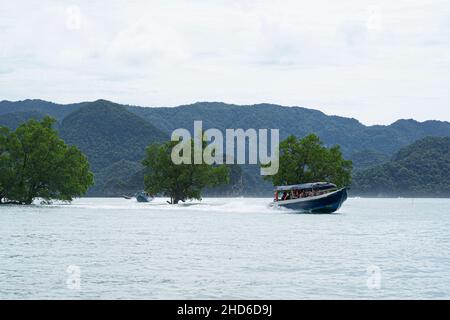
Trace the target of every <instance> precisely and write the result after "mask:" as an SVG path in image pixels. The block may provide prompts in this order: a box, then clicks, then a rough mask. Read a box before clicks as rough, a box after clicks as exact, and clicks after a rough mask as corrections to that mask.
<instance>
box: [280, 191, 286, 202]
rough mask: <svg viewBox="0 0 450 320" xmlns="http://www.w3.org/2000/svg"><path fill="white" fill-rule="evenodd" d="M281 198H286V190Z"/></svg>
mask: <svg viewBox="0 0 450 320" xmlns="http://www.w3.org/2000/svg"><path fill="white" fill-rule="evenodd" d="M281 200H286V191H284V192H283V195H282V196H281Z"/></svg>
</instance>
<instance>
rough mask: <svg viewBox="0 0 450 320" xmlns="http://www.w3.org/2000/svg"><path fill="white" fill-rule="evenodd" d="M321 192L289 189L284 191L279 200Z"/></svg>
mask: <svg viewBox="0 0 450 320" xmlns="http://www.w3.org/2000/svg"><path fill="white" fill-rule="evenodd" d="M321 194H323V192H321V191H319V190H312V189H311V190H291V191H287V192H286V191H284V192H283V195H282V196H281V199H280V200H291V199H299V198H307V197H315V196H319V195H321Z"/></svg>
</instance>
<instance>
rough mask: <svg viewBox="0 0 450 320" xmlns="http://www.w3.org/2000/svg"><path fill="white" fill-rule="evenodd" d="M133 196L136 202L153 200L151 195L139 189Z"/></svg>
mask: <svg viewBox="0 0 450 320" xmlns="http://www.w3.org/2000/svg"><path fill="white" fill-rule="evenodd" d="M134 196H135V198H136V200H137V202H150V201H152V200H153V197H152V196H151V195H149V194H148V193H147V192H145V191H140V192H138V193H136V194H135V195H134Z"/></svg>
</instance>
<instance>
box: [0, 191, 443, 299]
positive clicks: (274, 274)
mask: <svg viewBox="0 0 450 320" xmlns="http://www.w3.org/2000/svg"><path fill="white" fill-rule="evenodd" d="M270 201H271V199H249V198H246V199H243V198H232V199H230V198H228V199H219V198H207V199H204V200H203V201H202V202H201V203H199V202H192V203H189V202H188V203H186V204H183V205H177V206H169V205H167V204H165V199H156V200H155V201H154V202H152V203H137V202H135V201H134V200H125V199H120V198H117V199H109V198H108V199H107V198H104V199H100V198H97V199H93V198H83V199H77V200H75V201H74V202H73V203H72V204H70V205H69V204H55V205H51V206H42V205H39V204H37V205H33V206H1V207H0V219H1V223H0V243H1V251H0V298H2V299H13V298H24V299H28V298H50V299H54V298H88V299H90V298H104V299H107V298H114V299H115V298H122V299H127V298H137V299H149V298H152V299H158V298H168V299H184V298H186V299H219V298H224V299H227V298H236V299H239V298H242V299H246V298H248V299H251V298H253V299H272V298H273V299H300V298H311V299H317V298H325V299H328V298H330V299H331V298H344V299H352V298H363V299H371V298H382V299H393V298H417V299H423V298H432V299H445V298H446V299H449V298H450V199H359V198H351V199H349V200H347V202H345V203H344V205H343V207H342V208H341V209H340V211H339V212H338V213H336V214H331V215H313V214H292V213H289V211H281V210H275V209H272V208H269V207H268V203H269V202H270ZM68 268H69V271H70V270H74V268H75V270H79V271H80V277H79V281H80V282H79V283H80V287H79V288H77V287H73V286H71V280H70V279H71V277H73V274H71V273H68V272H67V270H68ZM77 268H79V269H77ZM368 268H369V270H379V271H380V273H377V277H378V278H377V279H378V280H379V281H378V284H377V285H375V286H373V285H371V283H372V282H371V280H370V279H371V278H370V277H371V276H372V277H373V275H371V274H368V273H367V270H368ZM378 268H379V269H378Z"/></svg>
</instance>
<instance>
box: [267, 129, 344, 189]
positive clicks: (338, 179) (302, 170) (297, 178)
mask: <svg viewBox="0 0 450 320" xmlns="http://www.w3.org/2000/svg"><path fill="white" fill-rule="evenodd" d="M279 159H280V165H279V170H278V173H277V174H275V175H273V176H266V177H265V179H266V180H270V181H272V182H273V184H274V185H290V184H297V183H305V182H316V181H328V182H332V183H335V184H336V185H338V186H347V185H349V184H350V181H351V171H352V162H351V161H349V160H345V159H344V158H343V157H342V153H341V150H340V148H339V146H334V147H331V148H326V147H324V146H323V144H322V142H321V141H320V139H319V137H318V136H316V135H314V134H310V135H308V136H306V137H305V138H303V139H301V140H300V139H297V138H296V137H295V136H289V137H288V138H287V139H286V140H284V141H282V142H281V143H280V158H279Z"/></svg>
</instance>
